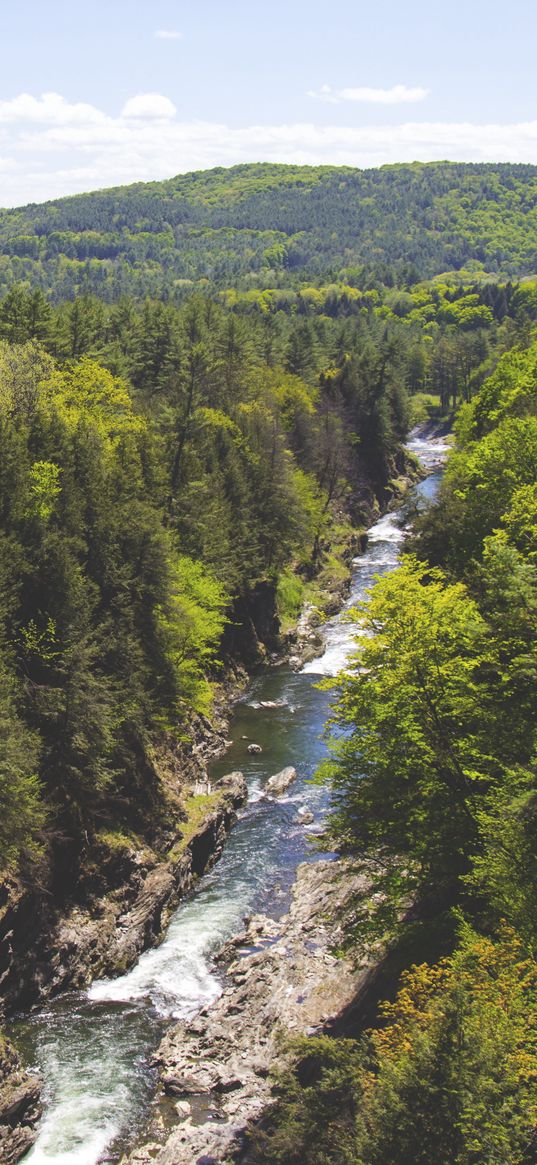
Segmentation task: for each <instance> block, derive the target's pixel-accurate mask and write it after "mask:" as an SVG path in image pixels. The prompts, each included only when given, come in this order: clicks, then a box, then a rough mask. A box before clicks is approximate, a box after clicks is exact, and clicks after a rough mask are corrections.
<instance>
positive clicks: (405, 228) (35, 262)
mask: <svg viewBox="0 0 537 1165" xmlns="http://www.w3.org/2000/svg"><path fill="white" fill-rule="evenodd" d="M536 207H537V168H536V167H534V166H527V165H511V164H494V165H492V164H481V165H477V164H467V165H464V164H455V163H448V162H441V163H438V162H434V163H430V164H427V165H424V164H420V163H414V164H412V165H397V166H383V167H381V168H380V169H375V170H353V169H351V168H348V167H343V168H337V167H332V166H324V167H308V166H303V167H302V166H300V167H299V166H278V165H266V164H259V165H242V166H235V167H233V168H232V169H230V170H224V169H216V170H210V171H203V172H200V173H193V174H186V175H179V176H178V177H177V178H172V179H170V180H169V181H165V182H149V183H137V184H136V185H134V186H129V187H122V188H119V189H112V190H106V191H102V192H96V193H92V194H83V195H78V196H76V197H72V198H64V199H59V200H57V201H55V202H50V203H46V204H45V205H42V206H28V207H24V208H21V209H17V210H6V211H3V212H1V213H0V288H1V287H9V286H10V285H11V284H12V283H14V282H21V281H28V283H30V284H31V285H32V286H36V287H41V288H43V289H44V290H46V291H48V292H51V293H52V294H53V296H54V298H55V299H56V300H59V299H62V298H66V297H69V296H71V295H72V294H73V293H74V292H75V291H81V290H86V291H88V290H89V291H94V292H96V293H98V294H99V295H100V296H101V297H103V298H106V299H107V300H111V299H116V298H118V297H119V296H120V295H124V294H133V295H136V296H143V295H146V294H150V295H166V296H172V297H173V296H177V295H181V294H184V292H185V288H186V289H188V288H190V289H191V288H192V285H193V284H194V285H197V286H199V285H200V284H201V285H204V284H207V282H208V283H210V284H211V285H212V286H217V287H224V286H229V285H231V284H234V285H237V283H239V284H240V285H241V286H243V287H248V286H251V287H265V286H271V285H274V283H275V282H276V285H278V284H280V285H281V284H288V283H289V282H290V281H295V282H296V281H310V280H313V281H314V282H318V281H319V280H321V281H325V282H326V281H327V279H328V280H330V279H332V278H334V277H338V278H342V279H343V280H344V281H346V282H349V283H351V284H352V285H353V286H361V285H362V283H363V280H364V278H365V279H367V275H368V273H370V272H371V271H373V272H375V273H379V272H380V273H381V274H384V277H385V280H386V281H388V282H393V281H398V280H399V281H401V280H403V281H404V280H405V279H406V280H407V281H409V280H410V281H415V280H416V279H419V278H425V277H430V276H433V275H436V274H439V273H440V272H443V271H451V270H460V269H462V268H467V267H468V266H469V267H470V269H471V270H474V271H486V272H493V273H501V274H503V275H505V276H509V275H517V276H520V275H523V274H529V273H532V272H534V271H535V268H536V249H537V209H536ZM364 268H365V269H366V270H365V272H364Z"/></svg>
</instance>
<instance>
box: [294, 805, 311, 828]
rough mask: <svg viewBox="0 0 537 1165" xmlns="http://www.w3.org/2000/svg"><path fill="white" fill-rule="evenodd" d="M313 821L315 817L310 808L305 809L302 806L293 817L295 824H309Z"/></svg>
mask: <svg viewBox="0 0 537 1165" xmlns="http://www.w3.org/2000/svg"><path fill="white" fill-rule="evenodd" d="M313 821H315V818H314V816H313V813H312V812H311V809H306V808H305V807H304V806H301V808H300V809H299V810H298V813H297V815H296V817H295V824H296V825H311V824H312V822H313Z"/></svg>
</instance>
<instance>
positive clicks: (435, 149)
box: [0, 0, 537, 206]
mask: <svg viewBox="0 0 537 1165" xmlns="http://www.w3.org/2000/svg"><path fill="white" fill-rule="evenodd" d="M536 43H537V0H511V3H510V4H509V5H508V4H507V2H506V0H502V2H501V3H500V2H499V0H447V2H445V3H442V0H436V3H435V0H427V2H425V0H367V2H365V0H332V2H330V0H286V2H284V0H188V2H187V0H83V2H80V0H0V46H1V59H2V68H1V73H0V206H16V205H22V204H25V203H27V202H41V201H44V200H46V199H50V198H56V197H59V196H61V195H65V194H75V193H79V192H81V191H85V190H96V189H102V188H103V187H107V186H114V185H121V184H124V183H129V182H136V181H147V180H152V179H161V178H169V177H172V176H173V175H175V174H178V173H185V172H187V171H189V170H201V169H208V168H210V167H213V166H230V165H234V164H236V163H243V162H255V161H272V162H287V163H300V164H312V165H325V164H333V165H350V166H359V167H369V166H379V165H382V164H384V163H389V162H409V161H416V160H418V161H433V160H435V159H443V158H449V159H451V160H455V161H492V162H494V161H511V162H532V163H537V74H536V70H535V45H536Z"/></svg>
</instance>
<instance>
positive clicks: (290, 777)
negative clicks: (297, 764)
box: [265, 765, 297, 797]
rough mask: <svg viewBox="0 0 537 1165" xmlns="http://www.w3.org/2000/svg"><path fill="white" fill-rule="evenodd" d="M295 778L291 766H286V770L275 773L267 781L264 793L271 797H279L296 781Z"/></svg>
mask: <svg viewBox="0 0 537 1165" xmlns="http://www.w3.org/2000/svg"><path fill="white" fill-rule="evenodd" d="M296 778H297V772H296V769H295V768H293V766H292V765H288V766H287V768H285V769H282V770H281V772H280V773H275V774H274V776H273V777H271V778H270V780H269V781H267V785H266V789H265V792H266V793H269V794H270V795H271V796H273V797H280V796H281V794H282V793H285V792H286V790H287V789H288V788H289V785H292V784H293V781H296Z"/></svg>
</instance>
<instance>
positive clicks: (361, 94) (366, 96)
mask: <svg viewBox="0 0 537 1165" xmlns="http://www.w3.org/2000/svg"><path fill="white" fill-rule="evenodd" d="M428 95H429V90H428V89H423V88H421V86H415V87H414V88H410V87H409V86H408V85H392V87H391V89H372V88H368V87H367V86H362V87H359V88H357V89H333V88H332V86H331V85H321V88H320V89H309V90H308V93H307V96H308V97H316V98H317V99H318V100H319V101H328V102H329V103H330V104H332V105H339V103H340V102H341V101H361V102H363V103H364V104H368V105H414V104H416V102H418V101H425V98H426V97H428Z"/></svg>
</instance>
